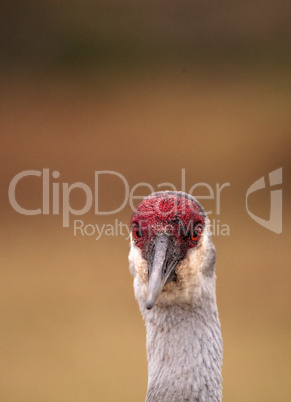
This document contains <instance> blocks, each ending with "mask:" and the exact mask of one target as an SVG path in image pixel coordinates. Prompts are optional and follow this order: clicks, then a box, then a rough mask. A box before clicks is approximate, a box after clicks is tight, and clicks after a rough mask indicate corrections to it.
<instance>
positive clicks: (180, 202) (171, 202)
mask: <svg viewBox="0 0 291 402" xmlns="http://www.w3.org/2000/svg"><path fill="white" fill-rule="evenodd" d="M204 218H205V213H204V210H203V208H202V207H201V205H200V204H199V203H198V202H197V201H196V200H195V199H194V198H193V197H191V196H189V195H187V194H185V193H182V192H166V193H165V192H161V193H154V194H152V195H150V196H149V197H147V198H145V199H144V200H143V201H142V202H141V204H140V205H139V206H138V208H137V209H136V211H135V213H134V215H133V217H132V220H131V223H133V222H135V221H138V222H142V223H143V225H146V226H161V227H163V226H165V225H167V226H173V227H174V226H177V225H181V224H184V225H187V224H188V223H189V222H190V221H194V222H195V221H199V222H200V223H202V224H204Z"/></svg>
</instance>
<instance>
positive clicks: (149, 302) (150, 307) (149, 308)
mask: <svg viewBox="0 0 291 402" xmlns="http://www.w3.org/2000/svg"><path fill="white" fill-rule="evenodd" d="M154 304H155V302H154V301H153V300H147V301H146V308H147V309H148V310H151V309H152V308H153V307H154Z"/></svg>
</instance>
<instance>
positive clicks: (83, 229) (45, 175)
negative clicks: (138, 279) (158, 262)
mask: <svg viewBox="0 0 291 402" xmlns="http://www.w3.org/2000/svg"><path fill="white" fill-rule="evenodd" d="M94 174H95V177H94V178H95V180H94V188H93V189H91V188H90V187H89V186H88V185H87V184H85V183H82V182H76V183H72V184H69V183H61V182H60V180H58V179H59V178H60V172H58V171H56V170H55V171H50V170H49V169H43V170H41V171H40V170H26V171H22V172H20V173H18V174H16V175H15V176H14V177H13V179H12V180H11V182H10V185H9V189H8V197H9V201H10V204H11V206H12V208H13V209H14V210H15V211H16V212H18V213H20V214H22V215H29V216H33V215H40V214H42V215H50V214H53V215H61V216H62V224H63V227H64V228H68V227H70V223H71V220H72V217H74V216H82V215H85V214H86V213H87V212H89V211H90V210H94V213H95V215H97V216H104V215H114V214H117V213H118V212H120V211H121V210H122V209H123V208H125V207H126V206H127V205H129V206H130V208H131V209H132V211H134V210H135V209H136V207H137V204H138V203H139V202H141V200H142V199H143V198H144V197H145V196H147V195H149V194H151V193H153V192H156V191H163V190H171V191H183V192H186V193H188V194H191V195H193V196H195V197H196V198H197V199H198V201H199V200H206V199H208V200H212V203H213V211H212V210H210V211H206V213H207V214H208V216H209V217H210V216H211V214H215V216H216V215H220V213H221V193H222V191H224V189H225V188H227V187H229V186H230V183H222V184H220V183H216V184H215V185H214V186H210V185H209V184H207V183H196V184H194V185H192V186H191V187H190V188H189V189H188V188H186V171H185V169H182V170H181V183H180V186H179V188H176V187H175V185H174V184H172V183H169V182H164V183H159V184H158V185H157V186H156V188H154V187H153V186H152V185H151V184H149V183H145V182H141V183H137V184H135V185H134V186H133V187H132V188H130V186H129V184H128V181H127V180H126V178H125V177H124V176H123V175H122V174H121V173H119V172H115V171H110V170H103V171H95V172H94ZM102 175H103V176H105V177H106V175H111V176H115V177H116V178H117V179H119V180H121V182H122V183H123V186H124V199H123V200H122V203H121V204H120V206H119V207H118V208H116V209H114V210H111V211H101V210H100V207H99V192H100V189H99V187H100V184H99V179H100V177H101V176H102ZM32 176H36V177H38V178H39V179H40V186H42V205H41V206H40V207H39V208H37V209H26V208H24V207H23V206H22V205H21V199H20V197H19V196H18V198H17V197H16V190H17V186H18V184H19V183H20V182H21V181H24V182H25V180H29V178H30V177H32ZM141 188H142V189H143V194H145V195H143V196H140V195H137V190H138V189H139V190H140V189H141ZM75 189H79V191H82V192H83V193H84V195H85V202H84V205H83V206H82V208H80V209H75V208H73V207H72V201H73V199H74V190H75ZM201 191H203V194H204V195H200V196H199V195H197V193H199V192H201ZM139 193H140V191H139ZM137 200H138V203H137ZM135 204H136V205H135ZM73 226H74V234H75V235H76V234H77V233H81V235H85V236H94V235H95V238H96V240H98V239H99V238H100V237H101V235H103V234H105V235H107V236H109V235H111V236H112V235H124V233H129V232H130V228H129V227H126V228H125V226H126V224H123V223H122V222H118V221H116V219H115V223H114V225H111V224H108V225H105V227H104V224H103V225H98V224H95V223H93V224H86V225H85V223H84V221H83V220H82V219H74V220H73ZM127 226H128V225H127ZM210 226H211V228H210V230H211V232H212V234H214V235H222V236H228V235H229V234H230V228H229V226H228V225H227V224H226V223H222V222H221V221H220V220H219V219H216V218H214V219H212V220H211V219H210Z"/></svg>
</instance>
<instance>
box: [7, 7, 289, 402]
mask: <svg viewBox="0 0 291 402" xmlns="http://www.w3.org/2000/svg"><path fill="white" fill-rule="evenodd" d="M290 13H291V7H290V2H288V1H284V0H279V1H278V0H276V1H275V0H264V1H249V0H248V1H244V2H239V1H236V0H235V1H233V0H231V1H230V0H222V1H220V2H213V1H205V0H204V1H196V0H195V1H172V0H168V1H157V0H156V1H152V0H150V1H146V2H141V1H129V0H124V1H122V2H120V1H119V2H118V1H113V0H106V1H105V0H99V1H89V0H83V1H82V2H81V1H76V0H73V1H72V0H71V1H61V2H60V1H46V0H45V1H42V2H36V1H33V0H30V1H26V2H21V1H14V2H11V1H10V2H8V1H2V2H1V12H0V33H1V35H0V62H1V70H0V71H1V78H0V80H1V91H0V104H1V107H0V123H1V158H0V163H1V169H0V180H1V230H0V235H1V257H0V259H1V281H0V300H1V303H0V317H1V318H0V334H1V335H0V339H1V342H0V350H1V368H0V401H3V402H32V401H35V402H40V401H41V402H54V401H59V402H65V401H68V402H84V401H85V402H91V401H110V402H111V401H126V402H128V401H134V402H135V401H142V400H144V397H145V393H146V385H147V362H146V348H145V328H144V324H143V321H142V318H141V316H140V313H139V309H138V306H137V303H136V302H135V299H134V295H133V289H132V277H131V276H130V274H129V270H128V262H127V254H128V240H127V239H126V236H122V235H118V236H109V235H108V236H104V235H103V236H102V237H101V239H100V240H98V241H96V240H95V237H94V236H91V237H90V236H81V235H80V234H78V235H77V236H74V231H73V219H74V217H72V219H71V225H70V227H69V228H66V229H65V228H63V227H62V217H61V216H60V215H52V214H50V215H38V216H24V215H20V214H18V213H17V212H15V211H14V210H13V208H12V207H11V205H10V204H9V201H8V186H9V183H10V182H11V180H12V178H13V177H14V176H15V175H16V174H17V173H19V172H21V171H23V170H29V169H34V170H42V169H44V168H48V169H50V172H51V173H52V172H53V171H54V170H57V171H59V172H60V177H59V178H58V179H53V178H52V179H51V184H50V185H51V189H52V183H53V182H55V183H60V186H62V183H69V184H72V183H75V182H78V181H81V182H84V183H86V184H88V185H89V186H90V188H91V189H94V172H95V171H101V170H112V171H116V172H119V173H120V174H122V175H123V176H124V177H125V178H126V179H127V181H128V183H129V186H130V188H132V187H133V186H134V185H135V184H137V183H139V182H147V183H150V184H151V185H152V186H153V187H154V189H155V190H157V185H158V184H159V183H163V182H170V183H173V184H174V185H175V186H176V187H177V188H178V189H180V188H181V169H182V168H184V169H185V172H186V190H189V189H190V187H191V186H192V185H193V184H195V183H199V182H206V183H208V184H209V185H210V186H211V187H212V188H214V189H215V185H216V183H220V184H222V183H230V186H229V187H228V188H225V189H224V190H223V191H222V195H221V211H220V214H218V213H217V210H216V208H215V202H214V201H213V200H205V201H204V202H203V201H202V203H203V205H204V206H205V208H206V209H207V210H212V214H211V215H210V218H211V219H216V221H218V220H219V221H220V223H221V224H227V225H228V226H229V228H230V236H222V235H215V236H214V243H215V245H216V248H217V275H218V282H217V297H218V305H219V312H220V318H221V322H222V331H223V338H224V366H223V378H224V401H225V402H227V401H228V402H233V401H237V402H246V401H270V402H274V401H287V400H290V375H291V370H290V335H291V331H290V330H291V314H290V313H291V307H290V217H291V214H290V133H291V121H290V110H291V96H290V89H291V85H290V84H291V80H290V78H291V68H290V67H291V64H290V61H291V57H290V49H291V48H290V44H291V43H290V39H291V29H290V27H291V26H290V20H289V17H290ZM280 167H282V168H283V233H282V234H280V235H278V234H275V233H273V232H271V231H269V230H267V229H265V228H263V227H262V226H259V225H258V224H257V223H256V222H254V221H253V220H252V219H251V218H250V217H249V216H248V214H247V212H246V209H245V194H246V191H247V189H248V187H249V186H250V185H251V184H252V183H253V182H254V181H256V180H257V179H259V178H260V177H262V176H265V177H267V174H268V173H269V172H271V171H272V170H275V169H277V168H280ZM99 184H100V186H99V204H100V209H101V210H103V211H105V210H107V211H110V210H112V209H114V208H117V207H118V206H119V205H120V204H121V203H122V201H123V199H124V188H123V185H122V183H121V181H120V180H119V179H118V178H114V177H111V176H106V177H105V176H103V177H102V179H100V183H99ZM74 191H75V192H74V193H72V200H71V205H72V207H74V208H82V206H83V205H84V202H85V197H84V194H83V193H82V191H78V190H74ZM139 194H142V195H147V194H148V191H147V190H146V189H145V188H143V189H140V191H139ZM198 195H203V191H202V189H200V194H198ZM204 195H207V193H204ZM16 196H17V199H18V201H19V203H20V204H21V205H22V206H23V207H25V208H31V209H32V208H38V207H41V203H42V188H41V179H40V178H37V177H34V178H33V177H31V178H27V179H25V180H23V181H21V182H20V183H19V186H18V187H17V192H16ZM50 202H52V201H50ZM249 206H250V209H251V210H252V212H253V213H255V214H256V215H258V216H260V217H262V218H264V219H268V216H269V211H270V195H269V189H266V190H261V191H260V192H258V193H256V194H253V195H252V196H250V199H249ZM131 212H132V211H131V208H130V206H129V205H128V204H127V205H126V207H125V208H123V209H122V211H120V212H119V213H116V214H112V215H108V216H98V215H95V214H94V211H93V210H91V212H89V213H87V214H86V215H84V216H81V217H76V218H75V219H82V220H83V221H84V222H85V224H98V225H99V226H102V225H103V224H105V225H109V224H115V222H116V220H117V222H118V223H120V222H121V223H124V224H127V223H128V222H129V220H130V216H131Z"/></svg>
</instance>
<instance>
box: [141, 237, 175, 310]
mask: <svg viewBox="0 0 291 402" xmlns="http://www.w3.org/2000/svg"><path fill="white" fill-rule="evenodd" d="M149 254H150V256H152V258H148V270H149V283H148V290H147V297H146V308H147V309H148V310H150V309H151V308H152V307H153V306H154V304H155V302H156V300H157V298H158V296H159V294H160V293H161V291H162V290H163V287H164V286H165V284H167V283H169V282H171V281H172V280H175V279H176V274H175V267H176V265H177V264H178V262H179V261H180V259H179V253H177V251H176V250H175V246H174V245H173V242H172V241H171V239H170V237H169V236H167V235H165V234H162V235H159V236H157V237H156V239H155V242H154V248H153V249H152V250H150V251H149Z"/></svg>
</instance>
